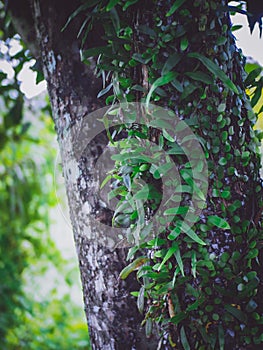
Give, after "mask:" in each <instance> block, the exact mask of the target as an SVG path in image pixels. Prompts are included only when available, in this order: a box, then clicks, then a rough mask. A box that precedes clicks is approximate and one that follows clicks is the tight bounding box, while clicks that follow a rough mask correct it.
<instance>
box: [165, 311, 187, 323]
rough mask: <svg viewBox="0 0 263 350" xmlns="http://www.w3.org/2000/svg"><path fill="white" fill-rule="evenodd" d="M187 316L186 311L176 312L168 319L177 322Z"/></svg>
mask: <svg viewBox="0 0 263 350" xmlns="http://www.w3.org/2000/svg"><path fill="white" fill-rule="evenodd" d="M186 317H187V313H185V312H178V313H177V314H176V315H175V316H174V317H172V318H171V319H170V320H169V321H170V322H172V323H173V324H176V325H177V324H178V323H180V322H181V321H183V320H184V319H185V318H186Z"/></svg>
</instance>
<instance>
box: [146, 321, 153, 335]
mask: <svg viewBox="0 0 263 350" xmlns="http://www.w3.org/2000/svg"><path fill="white" fill-rule="evenodd" d="M152 328H153V325H152V319H151V318H147V320H146V323H145V334H146V337H147V338H149V337H150V336H151V334H152Z"/></svg>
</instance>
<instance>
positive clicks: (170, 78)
mask: <svg viewBox="0 0 263 350" xmlns="http://www.w3.org/2000/svg"><path fill="white" fill-rule="evenodd" d="M176 75H177V73H176V72H168V73H166V74H164V75H163V76H161V77H160V78H158V79H157V80H155V82H154V83H153V84H152V86H151V89H150V91H149V93H148V95H147V97H146V106H149V103H150V99H151V96H152V94H153V92H154V90H155V89H156V88H157V87H159V86H162V85H165V84H168V83H170V82H171V81H173V79H174V78H175V77H176Z"/></svg>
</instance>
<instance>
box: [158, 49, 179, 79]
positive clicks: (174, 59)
mask: <svg viewBox="0 0 263 350" xmlns="http://www.w3.org/2000/svg"><path fill="white" fill-rule="evenodd" d="M181 59H182V55H181V54H180V53H178V52H176V53H174V54H172V55H171V56H169V58H168V59H167V61H166V62H165V64H164V66H163V69H162V75H164V74H166V73H168V72H170V71H171V70H172V69H173V68H174V67H175V66H176V65H177V63H179V62H180V61H181Z"/></svg>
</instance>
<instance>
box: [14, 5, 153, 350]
mask: <svg viewBox="0 0 263 350" xmlns="http://www.w3.org/2000/svg"><path fill="white" fill-rule="evenodd" d="M80 4H81V3H80V2H79V1H74V2H72V1H46V0H45V1H39V0H35V1H32V2H31V1H19V3H18V2H15V1H10V6H9V7H10V10H11V13H12V14H13V18H14V19H15V20H14V22H15V24H16V27H17V30H18V31H19V33H20V34H21V36H22V38H23V39H24V41H25V42H26V43H27V44H29V46H30V47H31V48H32V49H31V51H32V52H33V54H34V55H35V56H36V57H38V58H39V59H41V63H42V67H43V71H44V76H45V79H46V81H47V84H48V92H49V96H50V101H51V105H52V111H53V119H54V122H55V128H56V131H57V135H58V143H59V146H60V149H61V157H62V163H63V164H64V165H65V166H63V174H64V177H65V181H66V186H67V196H68V202H69V207H70V216H71V220H72V226H73V231H74V238H75V242H76V248H77V252H78V257H79V265H80V272H81V279H82V285H83V295H84V303H85V311H86V315H87V320H88V326H89V333H90V338H91V343H92V348H93V349H96V350H99V349H101V350H102V349H103V350H117V349H118V350H123V349H127V350H128V349H136V350H139V349H141V350H144V349H145V350H146V349H149V350H151V349H155V348H156V347H157V340H156V339H154V337H152V338H151V339H146V337H145V331H144V329H143V328H142V327H141V321H142V316H141V315H140V314H139V312H138V310H137V306H136V298H134V297H132V296H131V295H130V291H133V290H137V289H138V285H137V281H136V278H135V276H133V277H130V278H129V279H128V280H126V281H122V280H120V279H119V278H118V276H119V273H120V271H121V270H122V269H123V267H124V266H125V263H126V255H127V249H116V250H114V251H113V250H110V249H109V248H107V247H105V246H104V245H102V244H99V243H98V242H96V240H92V241H91V240H90V239H89V236H90V232H87V230H88V226H89V225H88V222H87V221H86V211H85V210H87V209H84V205H85V201H88V203H89V207H88V211H91V212H93V213H94V212H96V214H97V215H107V213H106V214H105V213H103V208H100V205H99V203H98V200H97V198H96V194H94V193H93V191H92V189H93V187H95V186H94V183H93V182H94V181H95V180H94V178H89V176H88V174H89V173H90V172H92V169H93V166H94V164H95V162H96V158H97V157H98V156H99V155H100V154H101V151H102V150H103V149H104V148H105V145H106V144H107V139H106V137H105V135H101V136H100V137H98V138H97V139H96V141H95V142H93V144H92V146H91V147H90V149H87V150H85V156H82V157H81V159H80V160H79V164H77V163H76V159H75V157H74V150H73V147H74V145H73V143H74V140H75V139H74V137H76V135H75V134H74V135H72V133H71V130H72V128H73V126H75V130H78V127H76V126H78V124H79V125H80V128H81V121H82V119H83V118H84V117H85V116H86V115H87V114H88V113H90V112H91V111H94V110H96V109H98V108H100V107H101V106H102V105H103V101H99V100H98V99H97V94H98V92H99V91H100V90H101V88H102V86H101V80H100V79H97V78H96V77H95V74H94V68H95V66H94V63H92V62H91V66H89V67H88V66H86V65H84V64H83V63H82V62H81V60H80V52H79V42H78V40H77V32H78V30H79V27H80V25H81V22H79V21H78V19H77V20H75V21H73V22H72V23H71V24H70V25H69V26H68V27H67V28H66V29H65V30H64V31H63V32H62V31H61V29H62V27H63V26H64V25H65V23H66V21H67V19H68V17H69V16H70V14H71V13H72V12H73V11H74V10H75V9H76V8H77V7H78V6H79V5H80ZM89 40H91V41H89V46H93V45H98V44H99V42H100V39H99V37H98V33H97V32H96V31H95V34H94V37H92V36H91V37H90V39H89ZM76 174H79V176H76ZM81 180H83V181H84V182H86V183H87V186H88V188H86V190H87V191H86V192H87V195H84V194H83V190H82V189H81V187H80V183H81ZM84 221H86V222H84ZM94 230H96V229H95V228H93V233H92V234H93V235H96V234H97V235H98V236H99V235H103V234H104V233H103V232H94ZM90 231H92V227H90Z"/></svg>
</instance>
